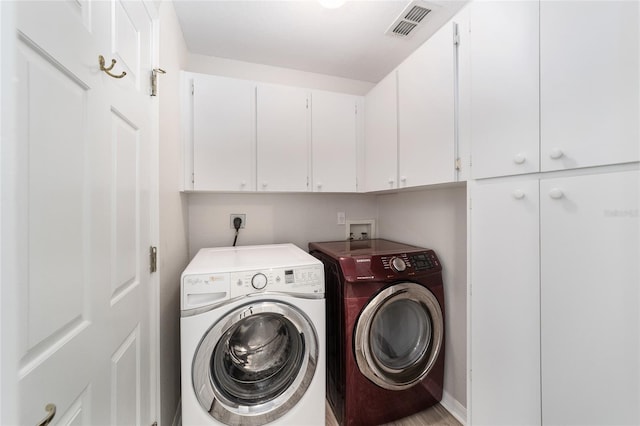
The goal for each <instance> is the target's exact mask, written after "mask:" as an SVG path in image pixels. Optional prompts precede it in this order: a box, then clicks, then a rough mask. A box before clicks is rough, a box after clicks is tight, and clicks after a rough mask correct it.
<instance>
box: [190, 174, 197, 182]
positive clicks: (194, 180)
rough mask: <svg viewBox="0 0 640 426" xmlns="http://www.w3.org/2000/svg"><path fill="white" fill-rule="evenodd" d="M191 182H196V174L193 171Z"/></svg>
mask: <svg viewBox="0 0 640 426" xmlns="http://www.w3.org/2000/svg"><path fill="white" fill-rule="evenodd" d="M191 183H196V174H195V173H191Z"/></svg>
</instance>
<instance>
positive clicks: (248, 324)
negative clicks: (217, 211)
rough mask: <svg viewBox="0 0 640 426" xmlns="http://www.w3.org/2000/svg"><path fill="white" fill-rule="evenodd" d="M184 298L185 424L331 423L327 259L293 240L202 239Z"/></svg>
mask: <svg viewBox="0 0 640 426" xmlns="http://www.w3.org/2000/svg"><path fill="white" fill-rule="evenodd" d="M180 299H181V318H180V330H181V338H180V340H181V354H182V424H183V425H184V426H193V425H218V424H225V425H263V424H267V423H273V424H278V425H295V426H301V425H324V424H325V363H326V362H325V299H324V267H323V265H322V262H320V261H319V260H318V259H316V258H314V257H313V256H311V255H309V254H308V253H306V252H305V251H303V250H301V249H299V248H298V247H296V246H295V245H293V244H274V245H262V246H241V247H223V248H205V249H202V250H200V251H199V252H198V254H196V256H195V257H194V258H193V260H192V261H191V263H189V265H188V266H187V268H186V269H185V270H184V272H183V273H182V279H181V295H180Z"/></svg>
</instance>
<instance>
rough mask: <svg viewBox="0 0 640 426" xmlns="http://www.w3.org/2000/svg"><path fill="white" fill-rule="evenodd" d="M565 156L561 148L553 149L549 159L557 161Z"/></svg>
mask: <svg viewBox="0 0 640 426" xmlns="http://www.w3.org/2000/svg"><path fill="white" fill-rule="evenodd" d="M563 155H564V152H562V150H561V149H560V148H553V149H552V150H551V152H550V153H549V157H551V158H552V159H553V160H557V159H559V158H561V157H562V156H563Z"/></svg>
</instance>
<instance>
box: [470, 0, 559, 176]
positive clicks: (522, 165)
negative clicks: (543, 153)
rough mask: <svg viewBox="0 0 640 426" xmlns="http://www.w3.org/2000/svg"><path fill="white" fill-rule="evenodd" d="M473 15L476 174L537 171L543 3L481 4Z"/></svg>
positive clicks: (472, 93)
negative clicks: (541, 5) (539, 71)
mask: <svg viewBox="0 0 640 426" xmlns="http://www.w3.org/2000/svg"><path fill="white" fill-rule="evenodd" d="M470 13H471V86H470V91H471V158H472V162H473V166H472V175H473V177H474V178H485V177H491V176H504V175H514V174H522V173H532V172H537V171H538V170H539V144H540V136H539V134H540V132H539V122H540V121H539V102H538V99H539V77H538V63H539V62H538V61H539V58H538V54H539V48H538V43H539V31H538V29H539V22H538V15H539V3H538V2H537V1H514V2H506V1H500V2H477V3H473V4H471V8H470ZM560 44H562V43H560Z"/></svg>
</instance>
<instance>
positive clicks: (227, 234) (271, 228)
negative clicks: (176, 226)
mask: <svg viewBox="0 0 640 426" xmlns="http://www.w3.org/2000/svg"><path fill="white" fill-rule="evenodd" d="M338 212H345V214H346V218H347V220H349V219H375V217H376V204H375V196H372V195H364V194H319V193H315V194H314V193H308V194H307V193H296V194H264V193H262V194H261V193H257V194H190V195H189V255H190V257H193V256H194V255H195V254H196V253H197V251H198V250H199V249H201V248H203V247H217V246H230V245H232V244H233V238H234V236H235V230H234V229H232V228H230V223H229V222H230V218H229V215H230V214H231V213H245V214H246V215H247V218H246V227H245V228H244V229H240V233H239V236H238V242H237V244H238V245H251V244H272V243H286V242H290V243H293V244H295V245H297V246H298V247H300V248H301V249H303V250H308V244H309V242H312V241H330V240H342V239H345V237H346V231H345V225H337V213H338Z"/></svg>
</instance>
